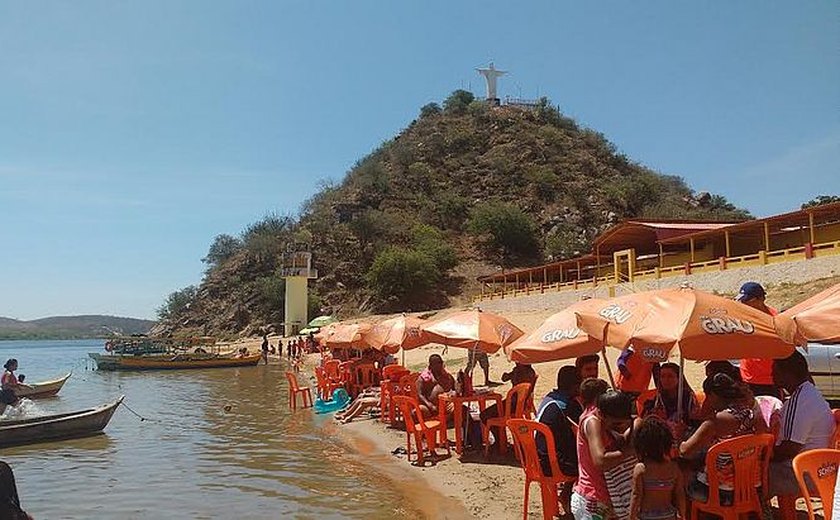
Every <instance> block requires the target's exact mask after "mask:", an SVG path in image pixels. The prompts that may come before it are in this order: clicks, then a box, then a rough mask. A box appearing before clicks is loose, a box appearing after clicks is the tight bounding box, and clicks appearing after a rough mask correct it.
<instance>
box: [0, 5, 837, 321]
mask: <svg viewBox="0 0 840 520" xmlns="http://www.w3.org/2000/svg"><path fill="white" fill-rule="evenodd" d="M838 19H840V3H837V2H829V1H824V2H809V1H803V2H777V1H770V2H759V1H753V2H746V1H734V2H717V3H714V4H709V3H702V2H693V3H688V2H671V1H650V2H620V1H615V2H557V1H546V2H535V3H528V4H527V5H526V4H525V3H521V4H517V3H511V2H493V1H484V2H451V1H426V2H373V1H361V0H357V1H353V2H338V1H335V2H320V1H295V2H281V1H274V2H268V1H267V2H242V1H237V2H233V1H231V2H211V1H205V0H202V1H193V2H189V1H178V2H171V1H160V2H154V1H143V2H140V1H134V2H110V1H101V2H100V1H83V2H49V3H43V2H14V3H13V2H3V3H0V78H2V81H0V244H2V252H0V316H11V317H17V318H21V319H31V318H36V317H42V316H48V315H55V314H81V313H108V314H118V315H128V316H137V317H153V316H154V309H155V307H156V306H158V305H159V304H160V302H161V301H162V300H163V298H164V297H165V295H166V294H168V293H169V292H172V291H173V290H175V289H178V288H181V287H184V286H186V285H189V284H192V283H197V282H199V281H200V279H201V275H202V271H203V265H202V263H201V258H202V257H203V256H204V255H205V253H206V252H207V248H208V246H209V245H210V242H211V241H212V239H213V237H214V236H215V235H217V234H220V233H231V234H236V233H238V232H240V231H241V230H242V229H243V228H244V227H245V226H246V225H247V224H249V223H250V222H253V221H255V220H257V219H258V218H260V217H261V216H263V215H265V214H266V213H268V212H278V213H288V212H294V211H297V209H298V208H299V207H300V204H301V202H302V201H303V200H304V199H305V198H307V197H308V196H309V195H311V194H312V193H314V192H315V191H316V190H317V188H318V185H319V183H320V182H322V181H323V180H327V179H339V178H341V177H342V176H343V175H344V173H345V172H346V171H347V169H348V168H349V167H350V166H352V164H353V163H354V162H355V161H356V160H357V159H359V158H360V157H361V156H363V155H364V154H365V153H367V152H368V151H370V150H371V149H372V148H374V147H376V146H377V145H378V144H379V143H380V142H381V141H383V140H384V139H387V138H389V137H391V136H393V135H394V133H395V132H397V131H398V130H399V129H401V128H404V127H405V126H406V125H407V124H408V123H409V122H410V121H411V120H412V119H413V118H414V117H415V115H416V114H417V111H418V109H419V107H420V106H422V105H423V104H425V103H427V102H429V101H440V100H442V99H443V98H444V97H446V95H447V94H448V93H449V92H451V91H452V90H454V89H456V88H459V87H463V88H471V89H472V90H473V91H475V92H477V93H481V92H482V91H483V85H482V83H481V81H482V80H481V78H480V77H479V76H478V75H477V74H476V73H475V71H474V70H473V69H474V68H475V67H477V66H480V65H482V64H486V63H487V62H489V61H490V60H493V61H495V63H496V65H497V66H498V67H499V68H502V69H505V70H509V71H510V74H509V75H508V76H505V77H503V78H502V79H501V80H500V87H499V88H500V94H501V95H502V96H504V95H511V96H522V97H526V98H533V97H537V96H540V95H545V96H548V97H549V98H551V99H552V101H553V102H555V103H557V104H559V105H560V107H561V110H563V111H564V112H565V113H566V114H568V115H571V116H573V117H575V118H577V119H578V121H579V122H580V123H582V124H584V125H586V126H589V127H592V128H595V129H597V130H598V131H600V132H603V133H604V134H605V135H606V136H607V137H608V138H609V139H610V140H611V141H613V142H614V143H615V144H616V146H617V147H618V148H619V149H620V150H621V151H623V152H624V153H626V154H627V155H629V156H630V157H632V158H633V159H635V160H637V161H639V162H641V163H643V164H646V165H648V166H650V167H652V168H654V169H657V170H659V171H661V172H663V173H668V174H678V175H681V176H683V177H685V178H686V180H687V181H688V182H689V184H690V185H691V186H692V187H694V188H695V189H697V190H708V191H712V192H717V193H722V194H724V195H725V196H727V197H728V198H729V199H730V200H732V201H733V202H735V203H736V204H738V205H740V206H743V207H745V208H747V209H749V210H750V211H751V212H753V214H755V215H759V216H761V215H769V214H773V213H777V212H782V211H788V210H793V209H797V208H798V206H799V204H801V203H802V202H804V201H806V200H808V199H810V198H812V197H813V196H815V195H818V194H838V193H840V175H838V171H837V165H838V164H840V108H838V107H840V88H838V87H840V53H838V52H837V49H840V31H838V30H837V25H836V23H837V20H838Z"/></svg>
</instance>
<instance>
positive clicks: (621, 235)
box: [477, 202, 840, 300]
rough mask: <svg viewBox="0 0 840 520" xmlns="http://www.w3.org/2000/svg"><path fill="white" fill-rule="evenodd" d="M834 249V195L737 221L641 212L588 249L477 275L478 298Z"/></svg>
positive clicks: (838, 235) (790, 258) (838, 215)
mask: <svg viewBox="0 0 840 520" xmlns="http://www.w3.org/2000/svg"><path fill="white" fill-rule="evenodd" d="M835 255H838V260H840V202H835V203H830V204H824V205H821V206H815V207H811V208H807V209H803V210H800V211H793V212H790V213H785V214H782V215H775V216H772V217H767V218H762V219H756V220H747V221H739V222H720V221H716V222H710V221H696V220H692V221H686V220H667V221H666V220H654V219H639V220H628V221H625V222H621V223H620V224H617V225H615V226H613V227H611V228H609V229H607V230H606V231H605V232H604V233H602V234H601V235H600V236H598V237H597V238H596V239H595V241H594V243H593V247H592V252H591V253H589V254H587V255H583V256H580V257H576V258H570V259H568V260H561V261H557V262H551V263H548V264H543V265H539V266H535V267H528V268H523V269H515V270H501V271H499V272H496V273H492V274H488V275H485V276H481V277H479V278H478V281H479V282H480V283H481V293H480V294H479V295H478V296H477V299H478V300H492V299H498V298H508V297H514V296H522V295H528V294H532V293H536V294H544V293H546V292H551V291H564V290H580V289H585V288H593V289H595V288H598V289H603V288H605V287H606V288H607V290H608V294H609V295H614V294H615V287H617V286H620V285H622V284H633V283H635V282H639V281H648V280H659V279H665V278H669V277H675V276H680V277H685V276H686V275H692V274H697V273H707V272H712V271H725V270H731V269H738V268H742V267H756V266H766V265H771V264H778V263H785V262H796V261H806V260H811V259H814V258H821V257H829V256H835Z"/></svg>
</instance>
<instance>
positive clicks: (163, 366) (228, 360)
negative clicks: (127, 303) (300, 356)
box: [88, 353, 262, 370]
mask: <svg viewBox="0 0 840 520" xmlns="http://www.w3.org/2000/svg"><path fill="white" fill-rule="evenodd" d="M88 355H89V356H90V357H91V359H93V360H94V361H96V366H97V368H98V369H99V370H189V369H199V368H230V367H247V366H254V365H256V364H257V363H259V362H260V359H262V354H259V353H257V354H253V355H249V356H245V357H208V358H203V359H201V358H197V359H195V358H194V359H179V358H178V356H172V355H167V356H112V355H101V354H94V353H90V354H88Z"/></svg>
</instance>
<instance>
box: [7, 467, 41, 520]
mask: <svg viewBox="0 0 840 520" xmlns="http://www.w3.org/2000/svg"><path fill="white" fill-rule="evenodd" d="M0 519H3V520H7V519H8V520H33V519H32V517H31V516H29V515H28V514H26V512H25V511H24V510H23V509H21V508H20V499H19V498H18V493H17V486H16V485H15V475H14V473H12V468H11V467H10V466H9V465H8V464H6V463H5V462H2V461H0Z"/></svg>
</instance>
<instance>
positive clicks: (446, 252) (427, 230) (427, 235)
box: [411, 224, 458, 272]
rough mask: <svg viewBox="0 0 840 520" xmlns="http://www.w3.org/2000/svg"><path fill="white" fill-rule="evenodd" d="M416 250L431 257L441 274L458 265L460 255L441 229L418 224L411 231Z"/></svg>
mask: <svg viewBox="0 0 840 520" xmlns="http://www.w3.org/2000/svg"><path fill="white" fill-rule="evenodd" d="M411 240H412V244H413V245H414V250H415V251H417V252H419V253H423V254H425V255H427V256H429V257H430V258H431V259H432V261H433V262H434V263H435V266H436V267H437V268H438V270H439V271H440V272H446V271H448V270H450V269H452V268H453V267H455V266H456V265H458V253H456V252H455V248H454V247H452V246H451V245H449V244H448V243H447V241H446V235H444V234H443V231H441V230H440V229H438V228H436V227H434V226H429V225H426V224H418V225H416V226H414V228H413V229H412V230H411Z"/></svg>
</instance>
